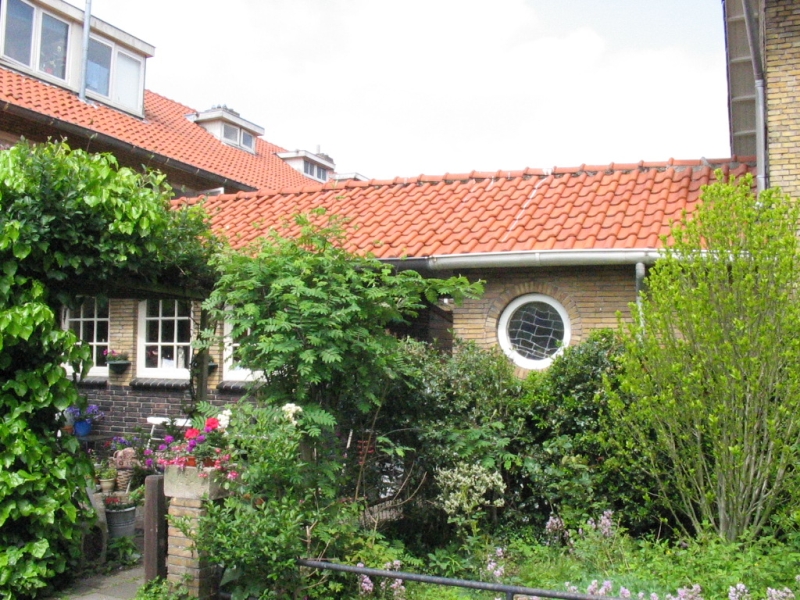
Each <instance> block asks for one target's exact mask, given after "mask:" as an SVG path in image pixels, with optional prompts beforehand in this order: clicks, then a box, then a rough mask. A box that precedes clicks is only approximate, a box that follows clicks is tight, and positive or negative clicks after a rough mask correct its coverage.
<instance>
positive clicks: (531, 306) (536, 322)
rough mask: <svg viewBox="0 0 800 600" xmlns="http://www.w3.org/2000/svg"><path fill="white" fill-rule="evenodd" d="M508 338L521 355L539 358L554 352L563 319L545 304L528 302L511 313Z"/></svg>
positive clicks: (561, 331)
mask: <svg viewBox="0 0 800 600" xmlns="http://www.w3.org/2000/svg"><path fill="white" fill-rule="evenodd" d="M508 338H509V339H510V340H511V343H512V344H513V346H514V349H515V350H516V351H517V352H518V353H519V354H520V355H521V356H524V357H525V358H529V359H532V360H542V359H545V358H547V357H548V356H552V355H553V354H555V353H556V352H557V351H558V349H559V347H560V344H561V342H563V341H564V322H563V321H562V320H561V315H559V314H558V311H557V310H556V309H555V308H553V307H552V306H550V305H549V304H546V303H544V302H529V303H528V304H525V305H523V306H521V307H520V308H519V309H517V310H516V312H514V315H513V316H512V317H511V320H510V321H509V323H508Z"/></svg>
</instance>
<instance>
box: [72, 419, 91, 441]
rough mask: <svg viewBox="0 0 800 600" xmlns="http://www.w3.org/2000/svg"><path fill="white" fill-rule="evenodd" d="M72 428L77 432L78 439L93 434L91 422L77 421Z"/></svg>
mask: <svg viewBox="0 0 800 600" xmlns="http://www.w3.org/2000/svg"><path fill="white" fill-rule="evenodd" d="M72 427H73V429H74V430H75V435H77V436H78V437H86V436H87V435H89V434H90V433H91V432H92V422H91V421H75V423H74V424H73V425H72Z"/></svg>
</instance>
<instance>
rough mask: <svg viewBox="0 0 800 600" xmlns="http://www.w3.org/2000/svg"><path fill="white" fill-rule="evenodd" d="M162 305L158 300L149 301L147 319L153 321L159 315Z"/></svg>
mask: <svg viewBox="0 0 800 600" xmlns="http://www.w3.org/2000/svg"><path fill="white" fill-rule="evenodd" d="M159 306H161V304H160V303H159V301H158V300H148V301H147V318H149V319H151V318H154V317H157V316H159V315H158V309H159Z"/></svg>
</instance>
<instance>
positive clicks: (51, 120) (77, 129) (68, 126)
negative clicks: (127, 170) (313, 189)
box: [0, 101, 257, 192]
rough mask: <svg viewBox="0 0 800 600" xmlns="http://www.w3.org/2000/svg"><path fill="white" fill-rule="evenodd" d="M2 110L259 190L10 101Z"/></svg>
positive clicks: (217, 180) (241, 187)
mask: <svg viewBox="0 0 800 600" xmlns="http://www.w3.org/2000/svg"><path fill="white" fill-rule="evenodd" d="M0 110H2V111H3V112H7V113H9V114H11V115H14V116H17V117H21V118H24V119H28V120H30V121H34V122H36V123H40V124H42V125H48V126H53V127H57V128H58V129H60V130H63V131H65V132H67V133H72V134H75V135H80V136H82V137H86V138H89V139H91V140H97V141H99V142H102V143H103V144H107V145H109V146H111V147H112V148H116V149H119V150H125V151H127V152H130V153H132V154H134V155H136V156H139V157H142V158H146V159H148V160H153V159H155V160H156V161H158V162H160V163H163V164H164V165H165V166H167V165H168V166H169V167H171V168H173V169H177V170H179V171H183V172H185V173H188V174H190V175H195V176H199V177H203V178H205V179H208V180H209V181H213V182H215V183H218V184H219V185H222V186H225V185H229V186H231V187H235V188H237V189H238V190H242V191H248V192H252V191H256V189H257V188H255V187H253V186H251V185H247V184H245V183H243V182H241V181H236V180H235V179H230V178H228V177H224V176H222V175H219V174H217V173H214V172H212V171H208V170H206V169H202V168H200V167H196V166H194V165H191V164H189V163H185V162H182V161H179V160H176V159H174V158H172V157H169V156H165V155H163V154H158V153H156V152H153V151H151V150H148V149H146V148H142V147H141V146H135V145H133V144H131V143H129V142H124V141H122V140H120V139H119V138H116V137H113V136H110V135H107V134H105V133H100V132H98V131H95V130H93V129H89V128H86V127H83V126H81V125H77V124H75V123H71V122H70V121H64V120H63V119H59V118H57V117H53V116H50V115H47V114H43V113H40V112H37V111H35V110H31V109H28V108H24V107H22V106H18V105H16V104H12V103H10V102H8V101H6V102H4V103H3V104H2V105H1V106H0Z"/></svg>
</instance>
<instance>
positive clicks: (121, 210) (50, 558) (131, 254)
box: [0, 144, 209, 599]
mask: <svg viewBox="0 0 800 600" xmlns="http://www.w3.org/2000/svg"><path fill="white" fill-rule="evenodd" d="M167 197H168V190H167V188H166V187H165V186H164V185H163V177H161V176H158V175H156V174H150V175H145V176H141V175H137V174H136V173H134V172H133V171H131V170H129V169H117V165H116V162H115V160H114V159H113V158H112V157H110V156H104V155H89V154H86V153H84V152H81V151H70V149H69V148H68V147H67V146H66V145H64V144H45V145H41V146H36V147H29V146H27V145H19V146H16V147H14V148H12V149H10V150H7V151H3V152H0V224H2V229H0V597H2V598H4V599H6V598H14V599H17V598H28V597H33V596H36V595H38V594H39V593H40V592H41V591H42V590H43V589H44V588H45V587H46V586H47V585H49V584H50V582H51V581H53V580H54V579H56V578H57V577H58V576H59V575H61V574H64V573H66V572H67V571H68V570H69V568H70V565H71V563H72V562H73V561H76V560H77V559H78V558H79V556H80V545H81V522H82V521H85V520H87V519H89V518H90V514H89V513H88V511H87V509H86V508H85V506H86V503H85V502H83V501H82V500H83V499H84V498H85V492H84V490H85V486H86V480H87V477H90V476H91V474H92V465H91V463H90V459H89V457H88V455H87V454H86V453H85V452H81V451H80V449H79V444H78V441H77V439H76V438H75V437H73V436H67V437H64V438H59V437H57V435H56V433H57V432H58V430H59V427H60V426H61V425H62V424H63V423H62V421H63V417H62V416H61V414H62V411H64V410H65V409H67V408H68V407H69V406H73V405H74V406H75V407H76V408H77V409H78V410H86V409H87V401H86V399H85V398H81V397H80V396H79V395H78V392H77V389H76V387H75V385H74V383H73V382H72V381H71V380H70V379H69V378H67V376H66V373H65V370H64V368H63V367H62V365H63V364H64V363H70V364H72V365H73V366H74V367H75V371H76V372H77V373H83V372H86V370H87V369H88V368H89V366H90V365H91V358H90V352H89V349H88V348H82V347H80V346H79V345H77V342H78V340H77V339H76V337H75V335H74V334H73V333H72V332H70V331H63V330H61V328H60V324H59V319H58V317H57V313H58V310H59V308H60V306H61V303H62V302H63V303H67V304H69V303H70V302H71V301H72V300H74V299H75V296H76V295H77V294H78V293H86V291H87V290H93V291H97V292H98V293H102V292H103V290H104V289H106V288H105V287H104V286H110V285H111V283H110V282H114V281H116V280H118V279H120V278H122V277H137V276H138V277H143V276H144V274H147V276H148V277H154V276H158V275H159V274H160V273H164V272H166V270H167V269H169V268H170V267H172V266H174V265H175V264H176V263H178V264H180V265H181V268H183V267H185V268H186V269H187V270H188V271H187V272H191V269H192V266H193V265H196V264H197V263H196V262H195V261H196V260H197V259H199V257H204V256H205V257H206V260H207V254H206V247H205V245H204V242H203V241H201V237H202V236H201V232H203V231H205V232H206V237H205V238H204V239H205V240H208V239H209V238H208V237H207V228H205V221H204V218H203V217H202V216H201V214H200V213H199V212H197V211H192V212H191V213H182V212H180V213H179V212H177V211H176V213H174V214H173V213H172V211H170V210H169V204H168V201H167ZM174 224H175V225H180V226H179V227H177V228H175V229H172V230H170V228H171V226H172V225H174ZM168 230H169V233H167V232H168ZM198 236H201V237H198ZM180 244H183V249H182V250H180V251H179V249H178V245H180ZM165 249H171V250H172V251H174V253H173V254H169V253H164V251H165ZM184 259H185V260H184ZM194 274H196V275H197V278H198V279H202V277H201V272H200V271H194Z"/></svg>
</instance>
